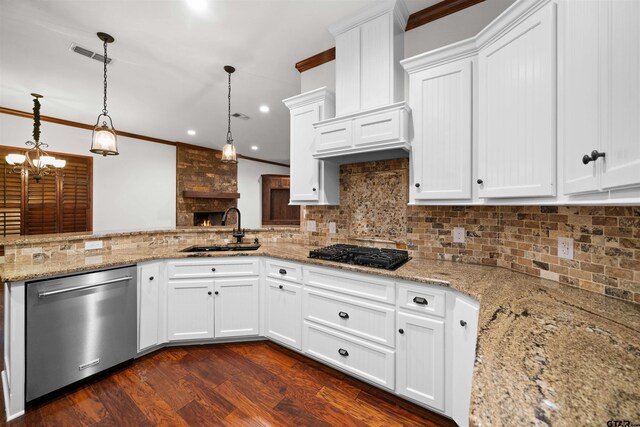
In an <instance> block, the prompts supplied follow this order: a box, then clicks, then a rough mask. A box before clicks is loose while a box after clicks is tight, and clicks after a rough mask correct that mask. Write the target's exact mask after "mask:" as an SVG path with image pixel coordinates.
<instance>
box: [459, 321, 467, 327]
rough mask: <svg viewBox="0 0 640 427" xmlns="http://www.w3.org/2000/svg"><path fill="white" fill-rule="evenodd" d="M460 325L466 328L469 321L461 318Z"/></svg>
mask: <svg viewBox="0 0 640 427" xmlns="http://www.w3.org/2000/svg"><path fill="white" fill-rule="evenodd" d="M460 326H462V327H463V328H464V327H465V326H467V322H466V321H464V320H461V321H460Z"/></svg>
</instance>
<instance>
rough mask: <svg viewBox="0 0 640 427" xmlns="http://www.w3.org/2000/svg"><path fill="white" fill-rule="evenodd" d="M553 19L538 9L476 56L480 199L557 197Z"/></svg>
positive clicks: (551, 6) (551, 10)
mask: <svg viewBox="0 0 640 427" xmlns="http://www.w3.org/2000/svg"><path fill="white" fill-rule="evenodd" d="M555 24H556V15H555V3H553V2H551V3H548V4H547V5H545V6H543V7H542V8H541V9H540V10H538V11H536V12H535V13H533V14H532V15H530V16H529V17H527V18H526V19H524V20H523V21H522V22H520V23H518V24H517V25H516V26H515V27H513V28H511V29H510V30H508V31H507V32H506V33H504V34H502V35H501V36H500V37H499V38H498V39H497V40H496V41H494V42H492V43H490V44H489V45H487V46H485V47H483V48H482V49H481V50H480V53H479V66H480V77H479V79H480V87H479V91H480V94H479V102H480V104H479V114H480V119H479V120H480V123H479V129H480V140H479V148H478V151H479V173H478V180H479V181H478V183H479V191H478V195H479V197H487V198H501V197H538V196H554V195H555V194H556V108H555V107H556V93H555V87H556V72H555V70H556V62H555V58H556V25H555Z"/></svg>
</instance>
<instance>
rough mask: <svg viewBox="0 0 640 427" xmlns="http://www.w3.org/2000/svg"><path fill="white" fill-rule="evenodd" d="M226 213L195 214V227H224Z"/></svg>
mask: <svg viewBox="0 0 640 427" xmlns="http://www.w3.org/2000/svg"><path fill="white" fill-rule="evenodd" d="M223 215H224V212H194V213H193V225H194V226H196V227H213V226H216V225H222V216H223Z"/></svg>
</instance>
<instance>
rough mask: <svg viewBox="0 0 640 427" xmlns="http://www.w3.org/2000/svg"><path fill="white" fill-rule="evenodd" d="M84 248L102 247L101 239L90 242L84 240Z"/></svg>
mask: <svg viewBox="0 0 640 427" xmlns="http://www.w3.org/2000/svg"><path fill="white" fill-rule="evenodd" d="M84 249H85V250H89V251H90V250H93V249H102V240H92V241H90V242H84Z"/></svg>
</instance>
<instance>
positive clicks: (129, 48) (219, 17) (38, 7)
mask: <svg viewBox="0 0 640 427" xmlns="http://www.w3.org/2000/svg"><path fill="white" fill-rule="evenodd" d="M190 1H195V2H196V3H197V2H201V3H202V4H204V6H205V8H204V10H201V11H197V10H195V9H194V8H192V7H191V6H190V5H189V2H190ZM379 1H381V0H0V106H3V107H8V108H14V109H18V110H25V111H29V110H31V108H32V105H33V104H32V100H31V97H30V96H29V93H31V92H37V93H41V94H42V95H44V99H43V100H42V114H43V115H47V116H53V117H58V118H62V119H67V120H73V121H78V122H82V123H91V124H93V123H95V120H96V118H97V116H98V114H99V113H100V111H101V110H102V64H101V63H100V62H98V61H95V60H93V59H89V58H86V57H84V56H81V55H78V54H76V53H73V52H71V51H70V50H69V47H70V46H71V44H72V43H77V44H79V45H80V46H82V47H85V48H88V49H90V50H93V51H95V52H98V53H100V52H102V42H101V41H100V40H99V39H98V38H97V37H96V35H95V33H96V32H98V31H103V32H106V33H109V34H111V35H112V36H113V37H115V42H114V43H113V44H110V45H109V57H112V58H113V59H114V61H113V63H112V65H110V66H109V67H108V76H109V77H108V82H109V92H108V109H109V113H110V115H111V117H112V118H113V121H114V125H115V128H116V130H118V129H119V130H123V131H127V132H133V133H138V134H142V135H149V136H153V137H157V138H162V139H167V140H171V141H182V142H188V143H191V144H197V145H202V146H206V147H211V148H221V147H222V145H223V144H224V141H225V137H226V126H227V117H226V116H227V75H226V73H225V72H224V70H223V68H222V67H223V66H224V65H226V64H230V65H233V66H235V67H236V69H237V71H236V72H235V73H234V74H233V76H232V101H231V110H232V113H233V112H241V113H244V114H246V115H248V116H250V117H251V119H250V120H246V121H244V120H238V119H232V122H231V126H232V132H233V137H234V140H235V144H236V145H237V149H238V152H239V153H241V154H245V155H248V156H252V157H258V158H262V159H265V160H272V161H277V162H283V163H289V114H288V110H287V108H286V107H285V106H284V105H283V104H282V102H281V100H282V99H284V98H287V97H289V96H293V95H296V94H298V93H299V92H300V75H299V73H298V71H297V70H296V69H295V68H294V64H295V63H296V62H298V61H300V60H302V59H304V58H307V57H309V56H311V55H314V54H316V53H319V52H321V51H323V50H326V49H329V48H330V47H332V46H334V41H333V38H332V37H331V35H330V34H329V33H328V31H327V30H326V28H327V27H328V26H329V25H331V24H332V23H334V22H336V21H338V20H340V19H342V18H346V17H348V16H351V15H353V14H354V13H357V12H358V11H359V10H360V9H362V8H364V7H367V5H370V4H373V3H376V2H379ZM436 2H437V1H436V0H408V1H407V2H406V3H407V5H408V7H409V11H410V12H411V13H413V12H415V11H417V10H420V9H422V8H424V7H427V6H429V5H431V4H434V3H436ZM262 104H266V105H268V106H269V107H270V108H271V111H270V112H269V113H267V114H265V113H261V112H260V111H259V110H258V108H259V106H260V105H262ZM188 129H194V130H196V132H197V134H196V135H195V136H189V135H187V133H186V132H187V130H188ZM48 142H50V143H53V145H55V141H48ZM86 143H87V145H88V144H89V142H88V141H87V142H86ZM0 144H2V141H0ZM251 145H257V146H258V147H259V150H258V151H252V150H251V149H250V146H251ZM87 149H88V147H87Z"/></svg>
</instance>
